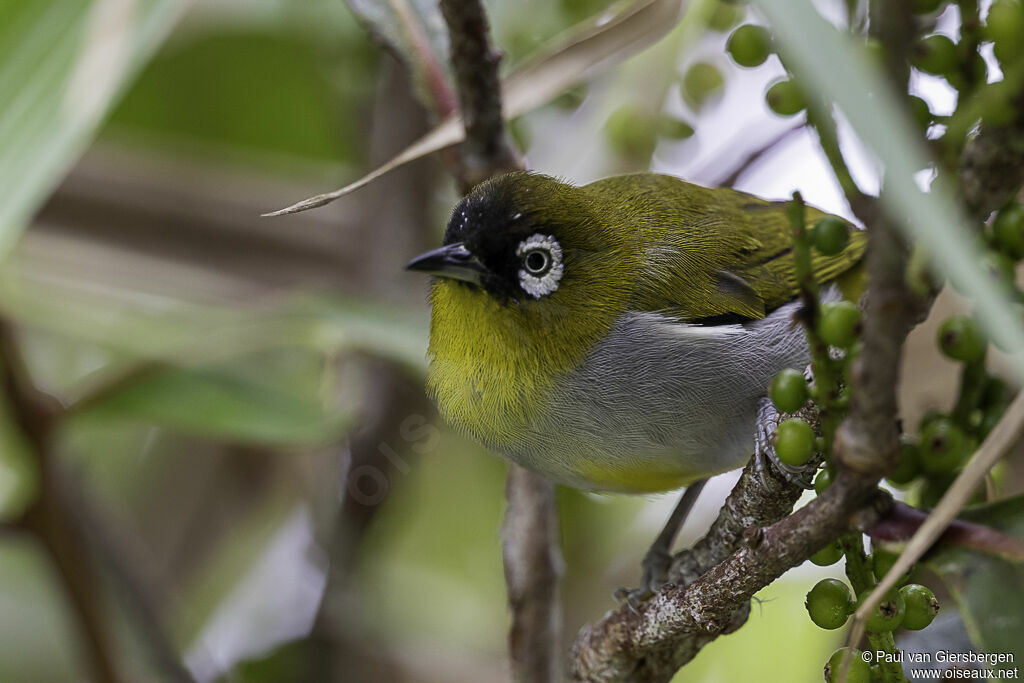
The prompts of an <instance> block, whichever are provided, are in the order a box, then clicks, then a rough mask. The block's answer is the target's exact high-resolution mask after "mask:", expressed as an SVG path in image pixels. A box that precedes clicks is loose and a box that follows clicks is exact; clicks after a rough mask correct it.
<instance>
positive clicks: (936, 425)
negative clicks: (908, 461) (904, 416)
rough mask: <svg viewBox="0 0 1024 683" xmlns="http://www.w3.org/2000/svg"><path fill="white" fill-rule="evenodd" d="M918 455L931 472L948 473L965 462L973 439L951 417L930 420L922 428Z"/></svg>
mask: <svg viewBox="0 0 1024 683" xmlns="http://www.w3.org/2000/svg"><path fill="white" fill-rule="evenodd" d="M920 439H921V440H920V443H919V445H918V455H919V456H920V462H921V467H922V468H923V469H924V470H925V471H926V472H928V473H929V474H948V473H950V472H953V471H954V470H956V469H957V468H959V467H960V465H962V464H963V462H964V460H966V459H967V456H968V455H970V451H971V440H970V439H969V438H968V437H967V435H966V434H964V432H963V430H962V429H960V427H958V426H957V425H956V423H954V422H953V421H952V420H950V419H949V418H943V419H939V420H934V421H933V422H929V423H928V425H927V426H926V427H925V428H924V429H922V430H921V436H920Z"/></svg>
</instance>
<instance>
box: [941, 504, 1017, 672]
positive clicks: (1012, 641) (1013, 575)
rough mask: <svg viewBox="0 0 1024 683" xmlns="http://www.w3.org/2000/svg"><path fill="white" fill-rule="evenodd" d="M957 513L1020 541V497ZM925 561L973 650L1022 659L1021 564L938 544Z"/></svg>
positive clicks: (1005, 665) (1008, 665)
mask: <svg viewBox="0 0 1024 683" xmlns="http://www.w3.org/2000/svg"><path fill="white" fill-rule="evenodd" d="M961 517H963V518H964V519H967V520H970V521H972V522H976V523H979V524H984V525H986V526H990V527H992V528H995V529H999V530H1000V531H1003V532H1005V533H1007V534H1009V535H1011V536H1014V537H1015V538H1019V539H1024V496H1016V497H1014V498H1010V499H1007V500H1004V501H1000V502H998V503H993V504H991V505H985V506H982V507H978V508H974V509H972V510H966V511H964V512H963V513H962V514H961ZM924 564H925V566H927V567H928V568H929V569H931V570H932V571H934V572H935V573H936V574H938V575H939V576H940V577H941V578H942V581H943V582H944V583H945V584H946V586H947V588H949V591H950V593H951V594H952V595H953V598H954V599H955V600H956V603H957V607H959V609H960V615H961V617H962V618H963V622H964V625H965V626H966V628H967V632H968V634H969V635H970V638H971V642H972V643H973V645H974V647H975V649H976V651H978V652H993V653H1011V654H1013V657H1014V660H1015V661H1016V662H1020V661H1021V659H1022V658H1024V564H1020V563H1014V562H1010V561H1008V560H1005V559H1003V558H1001V557H997V556H995V555H989V554H984V553H979V552H976V551H972V550H969V549H966V548H964V547H961V546H953V545H944V546H940V547H939V548H938V549H937V550H936V551H935V552H933V553H932V554H930V555H929V556H927V557H926V559H925V561H924ZM1016 666H1017V665H1016V664H1012V663H1010V664H1004V665H1001V666H997V667H996V668H997V669H999V668H1007V667H1008V668H1014V667H1016Z"/></svg>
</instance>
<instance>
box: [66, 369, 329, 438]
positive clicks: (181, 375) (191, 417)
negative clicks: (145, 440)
mask: <svg viewBox="0 0 1024 683" xmlns="http://www.w3.org/2000/svg"><path fill="white" fill-rule="evenodd" d="M324 376H325V373H324V359H323V357H322V356H320V355H319V354H316V353H313V352H309V351H306V352H304V353H297V352H296V351H295V350H288V351H285V350H277V351H271V352H263V353H260V354H258V355H256V356H255V357H254V356H248V357H239V358H237V359H234V362H232V363H230V364H224V365H221V366H219V367H213V368H169V369H166V370H159V371H156V372H154V373H153V375H152V377H148V378H144V379H139V380H137V381H133V382H131V383H129V384H127V385H126V386H125V387H124V388H122V389H121V390H119V391H117V392H116V393H114V394H112V395H111V396H110V397H109V398H107V399H105V400H104V401H102V402H101V403H99V404H98V405H96V406H95V407H94V408H92V409H91V410H89V411H87V412H85V413H83V417H82V419H89V420H129V421H145V422H150V423H154V424H156V425H160V426H163V427H168V428H171V429H175V430H178V431H181V432H185V433H189V434H195V435H200V436H211V437H217V438H223V439H229V440H232V441H242V442H258V443H283V444H310V443H322V442H324V441H328V440H330V439H333V438H336V437H337V436H338V435H339V434H341V433H342V429H343V427H344V422H343V419H342V414H341V411H342V409H341V407H340V406H339V405H337V404H336V402H335V401H334V400H333V398H334V397H332V396H326V397H324V396H321V393H322V389H323V387H322V386H321V385H322V383H323V377H324Z"/></svg>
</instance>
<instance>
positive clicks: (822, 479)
mask: <svg viewBox="0 0 1024 683" xmlns="http://www.w3.org/2000/svg"><path fill="white" fill-rule="evenodd" d="M831 484H832V475H831V474H829V472H828V469H821V470H819V471H818V475H817V476H816V477H814V492H815V493H817V494H818V495H819V496H820V495H821V493H822V491H824V490H825V489H827V488H828V487H829V486H830V485H831Z"/></svg>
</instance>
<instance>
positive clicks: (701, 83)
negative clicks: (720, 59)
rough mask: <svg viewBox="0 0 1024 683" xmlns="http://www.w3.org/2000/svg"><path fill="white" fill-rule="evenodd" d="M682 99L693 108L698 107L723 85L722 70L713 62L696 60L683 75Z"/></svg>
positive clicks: (706, 101) (705, 102)
mask: <svg viewBox="0 0 1024 683" xmlns="http://www.w3.org/2000/svg"><path fill="white" fill-rule="evenodd" d="M682 85H683V88H682V90H683V99H684V100H686V103H687V104H688V105H690V107H692V108H693V109H700V108H701V107H703V106H704V105H705V104H707V103H708V102H709V101H710V100H711V99H712V98H713V97H714V96H715V95H717V94H718V93H719V92H720V91H721V90H722V88H723V86H725V79H724V78H723V77H722V72H721V71H719V70H718V67H716V66H715V65H714V64H710V63H708V62H697V63H695V64H693V65H692V66H690V68H689V69H687V71H686V74H685V75H684V76H683V84H682Z"/></svg>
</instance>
